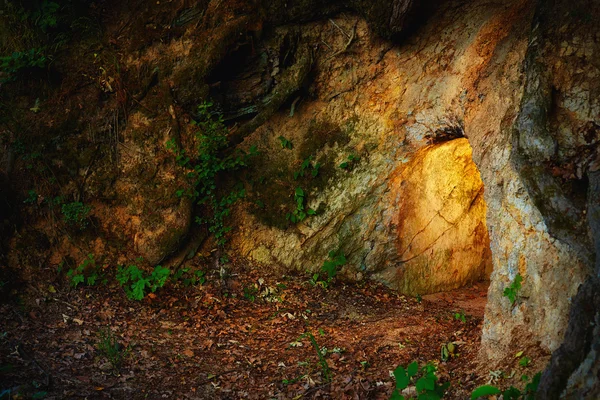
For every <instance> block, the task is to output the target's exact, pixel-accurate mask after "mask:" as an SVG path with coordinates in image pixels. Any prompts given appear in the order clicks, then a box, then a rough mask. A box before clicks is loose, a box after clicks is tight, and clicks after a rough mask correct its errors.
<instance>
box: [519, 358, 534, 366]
mask: <svg viewBox="0 0 600 400" xmlns="http://www.w3.org/2000/svg"><path fill="white" fill-rule="evenodd" d="M529 364H531V358H529V357H527V356H523V357H521V358H520V359H519V365H520V366H521V367H528V366H529Z"/></svg>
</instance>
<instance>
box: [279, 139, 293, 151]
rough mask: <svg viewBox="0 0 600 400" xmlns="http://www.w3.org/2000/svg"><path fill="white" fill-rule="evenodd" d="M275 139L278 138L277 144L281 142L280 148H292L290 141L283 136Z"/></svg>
mask: <svg viewBox="0 0 600 400" xmlns="http://www.w3.org/2000/svg"><path fill="white" fill-rule="evenodd" d="M277 139H279V144H281V148H282V149H288V150H291V149H292V147H293V145H292V142H290V141H289V140H287V139H286V138H284V137H283V136H279V137H278V138H277Z"/></svg>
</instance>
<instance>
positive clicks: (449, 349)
mask: <svg viewBox="0 0 600 400" xmlns="http://www.w3.org/2000/svg"><path fill="white" fill-rule="evenodd" d="M440 353H441V354H440V358H441V360H442V361H448V359H450V357H456V356H457V355H458V354H456V345H455V344H454V343H453V342H449V343H446V344H444V345H442V349H441V352H440Z"/></svg>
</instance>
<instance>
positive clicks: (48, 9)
mask: <svg viewBox="0 0 600 400" xmlns="http://www.w3.org/2000/svg"><path fill="white" fill-rule="evenodd" d="M59 8H60V6H59V5H58V3H55V2H53V1H48V0H44V1H42V3H41V4H40V5H39V7H36V9H35V10H34V11H33V12H32V13H31V19H32V20H33V22H34V23H35V25H37V26H39V27H40V29H41V30H42V31H44V32H46V31H47V30H48V28H54V27H56V24H57V21H58V15H57V12H58V10H59Z"/></svg>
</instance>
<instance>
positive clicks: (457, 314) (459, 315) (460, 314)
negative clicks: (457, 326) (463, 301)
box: [454, 311, 467, 323]
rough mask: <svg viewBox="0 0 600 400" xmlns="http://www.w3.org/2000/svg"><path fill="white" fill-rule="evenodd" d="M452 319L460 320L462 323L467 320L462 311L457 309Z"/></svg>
mask: <svg viewBox="0 0 600 400" xmlns="http://www.w3.org/2000/svg"><path fill="white" fill-rule="evenodd" d="M454 319H455V320H457V321H461V322H463V323H465V322H467V317H466V315H465V313H464V312H463V311H458V312H455V313H454Z"/></svg>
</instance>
